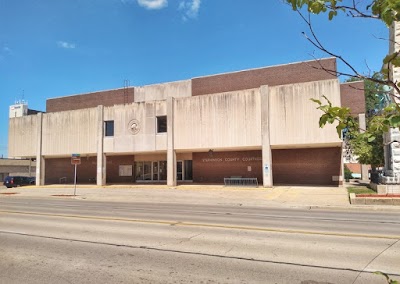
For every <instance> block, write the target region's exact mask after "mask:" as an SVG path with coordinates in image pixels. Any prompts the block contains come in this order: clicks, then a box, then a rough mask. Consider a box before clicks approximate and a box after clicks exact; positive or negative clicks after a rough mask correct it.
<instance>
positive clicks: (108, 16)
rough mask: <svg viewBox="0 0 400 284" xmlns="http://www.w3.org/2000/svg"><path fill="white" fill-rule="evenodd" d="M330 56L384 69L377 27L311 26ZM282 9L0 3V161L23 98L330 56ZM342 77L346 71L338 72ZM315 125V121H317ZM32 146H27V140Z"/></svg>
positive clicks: (170, 2) (259, 3) (112, 1)
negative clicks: (11, 111)
mask: <svg viewBox="0 0 400 284" xmlns="http://www.w3.org/2000/svg"><path fill="white" fill-rule="evenodd" d="M313 23H314V25H315V30H316V32H317V34H318V36H319V38H320V40H321V41H322V42H323V43H324V44H325V45H326V47H327V48H329V49H331V50H333V51H334V52H336V53H339V54H342V55H343V56H344V57H345V58H347V59H348V60H349V62H351V63H352V64H353V65H354V66H356V67H357V69H358V70H360V72H362V73H368V72H369V70H379V69H380V67H381V62H382V57H383V56H384V55H385V54H386V53H387V51H388V42H387V40H384V39H387V38H388V30H387V28H386V27H385V26H384V25H383V24H382V23H381V22H379V21H375V20H365V19H351V18H349V17H345V16H343V17H338V18H337V19H335V20H334V21H331V22H330V21H328V20H327V16H326V15H322V16H321V15H320V16H317V17H313ZM303 31H305V32H308V30H307V27H306V25H305V24H304V22H303V21H302V20H301V18H300V17H299V16H298V15H297V14H296V13H295V12H293V11H292V10H291V8H290V7H289V6H288V5H286V4H284V3H283V2H282V1H281V0H246V1H244V0H242V1H240V0H56V1H54V0H0V97H1V110H0V126H1V129H2V131H1V135H0V157H1V155H4V157H6V156H7V143H8V142H7V139H8V138H7V129H8V108H9V106H10V105H11V104H13V103H14V101H15V100H16V99H22V98H24V99H25V100H27V101H28V103H29V108H31V109H37V110H42V111H44V110H45V108H46V99H48V98H54V97H60V96H66V95H73V94H80V93H86V92H92V91H99V90H105V89H115V88H120V87H123V84H124V80H125V79H127V80H130V83H131V85H132V86H142V85H148V84H153V83H161V82H168V81H176V80H183V79H189V78H192V77H196V76H203V75H210V74H216V73H223V72H229V71H237V70H243V69H250V68H256V67H262V66H269V65H277V64H285V63H290V62H297V61H305V60H311V59H313V56H315V57H326V55H324V54H322V53H321V52H318V51H317V50H316V49H315V48H314V47H313V46H312V45H311V44H309V43H308V42H307V41H306V39H305V38H304V36H303V35H302V34H301V32H303ZM338 67H339V69H341V70H345V69H343V68H344V66H343V64H340V63H339V64H338ZM316 123H317V122H316ZM27 143H30V142H29V141H27Z"/></svg>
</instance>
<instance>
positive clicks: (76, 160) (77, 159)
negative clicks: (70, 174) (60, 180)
mask: <svg viewBox="0 0 400 284" xmlns="http://www.w3.org/2000/svg"><path fill="white" fill-rule="evenodd" d="M80 164H81V154H72V156H71V165H74V166H75V174H74V196H76V169H77V166H78V165H80Z"/></svg>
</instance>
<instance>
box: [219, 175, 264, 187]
mask: <svg viewBox="0 0 400 284" xmlns="http://www.w3.org/2000/svg"><path fill="white" fill-rule="evenodd" d="M224 184H225V186H254V187H257V186H258V181H257V178H242V177H240V176H231V177H229V178H224Z"/></svg>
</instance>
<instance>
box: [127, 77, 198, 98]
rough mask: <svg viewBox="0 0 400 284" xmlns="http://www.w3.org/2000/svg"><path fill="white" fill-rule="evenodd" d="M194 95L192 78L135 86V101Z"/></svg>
mask: <svg viewBox="0 0 400 284" xmlns="http://www.w3.org/2000/svg"><path fill="white" fill-rule="evenodd" d="M191 95H192V80H185V81H177V82H170V83H163V84H154V85H149V86H143V87H135V102H144V101H147V102H148V101H159V100H166V99H167V98H168V97H174V98H182V97H190V96H191Z"/></svg>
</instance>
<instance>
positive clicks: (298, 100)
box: [9, 58, 342, 187]
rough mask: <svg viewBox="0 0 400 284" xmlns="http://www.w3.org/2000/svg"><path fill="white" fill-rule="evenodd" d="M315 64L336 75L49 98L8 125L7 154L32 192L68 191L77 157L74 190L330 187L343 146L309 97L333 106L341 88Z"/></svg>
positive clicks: (262, 74) (275, 71) (274, 76)
mask: <svg viewBox="0 0 400 284" xmlns="http://www.w3.org/2000/svg"><path fill="white" fill-rule="evenodd" d="M320 65H323V66H327V67H329V68H336V62H335V60H334V59H332V58H329V59H323V60H321V61H320V62H315V61H310V62H302V63H294V64H288V65H281V66H273V67H266V68H260V69H252V70H246V71H240V72H234V73H227V74H221V75H214V76H206V77H201V78H194V79H191V80H185V81H178V82H171V83H163V84H155V85H149V86H142V87H130V88H124V89H117V90H112V91H102V92H96V93H90V94H82V95H76V96H68V97H65V98H56V99H50V100H48V101H47V107H48V108H49V109H48V113H41V114H37V115H32V116H25V117H21V118H11V119H10V123H9V129H10V135H9V149H10V151H9V156H12V157H35V158H36V159H37V161H38V168H37V172H36V173H37V183H38V184H49V183H50V184H51V183H60V182H67V183H71V182H72V175H73V166H72V165H71V159H70V158H71V155H72V154H74V153H79V154H80V155H81V160H82V162H81V165H79V166H78V182H79V183H90V182H92V183H94V182H97V184H98V185H104V184H106V183H133V182H162V183H167V184H168V185H170V186H174V185H176V184H177V183H178V182H194V183H223V182H224V178H230V177H234V178H256V179H257V180H258V182H259V184H262V185H263V186H265V187H271V186H273V185H274V184H275V180H276V183H283V184H325V185H338V184H340V183H341V181H342V173H341V151H342V150H341V147H342V141H341V139H339V137H338V135H337V133H336V129H335V127H334V126H332V125H329V126H327V127H324V128H322V129H321V128H319V126H318V119H319V117H320V115H321V112H320V111H319V110H317V109H316V105H315V103H313V102H312V101H311V100H310V98H314V99H320V100H323V98H322V96H326V97H327V98H329V100H330V101H331V102H332V103H333V104H335V105H341V92H340V89H341V87H340V83H339V81H338V80H337V79H336V78H333V77H332V75H330V74H328V73H326V72H325V71H323V70H318V69H316V67H318V66H320ZM288 75H290V76H288ZM114 94H115V95H114ZM127 94H128V95H129V96H128V98H129V99H127ZM96 96H97V97H96ZM112 98H114V100H113V99H112ZM86 99H87V102H86V101H85V100H86ZM122 99H124V100H123V102H122V103H121V100H122ZM74 100H75V103H77V104H80V105H81V106H88V107H84V108H81V107H78V106H76V105H75V103H74ZM63 102H65V103H63ZM21 137H24V140H25V139H29V140H30V141H36V143H24V142H23V141H21ZM25 141H26V140H25ZM27 144H29V145H27Z"/></svg>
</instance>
